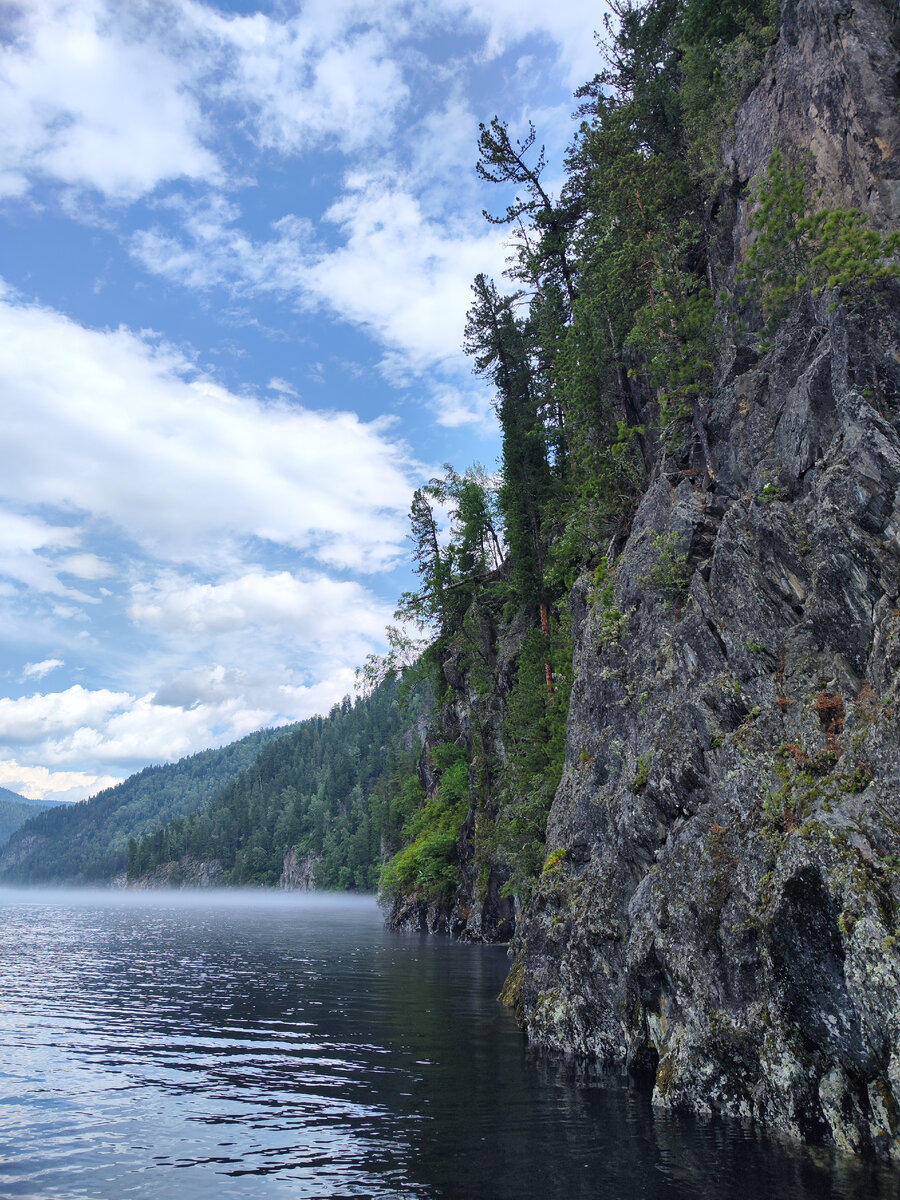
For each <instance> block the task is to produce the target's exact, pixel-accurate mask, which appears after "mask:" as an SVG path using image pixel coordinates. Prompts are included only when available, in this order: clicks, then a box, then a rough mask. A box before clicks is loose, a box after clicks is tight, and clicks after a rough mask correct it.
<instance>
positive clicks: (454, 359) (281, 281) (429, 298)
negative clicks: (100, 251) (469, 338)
mask: <svg viewBox="0 0 900 1200" xmlns="http://www.w3.org/2000/svg"><path fill="white" fill-rule="evenodd" d="M184 210H185V215H184V225H183V231H182V232H181V233H180V234H177V235H176V234H172V233H168V232H163V231H162V230H161V229H159V228H154V229H149V230H141V231H139V232H137V233H136V234H135V235H134V236H133V238H132V243H131V245H132V253H133V254H134V256H135V257H136V258H137V259H138V260H139V261H140V262H141V263H142V265H143V266H145V267H146V268H147V269H148V270H149V271H152V272H153V273H154V274H158V275H162V276H164V277H165V278H166V279H170V280H172V281H174V282H178V283H181V284H182V285H184V286H186V287H195V288H201V289H205V288H211V287H216V286H225V287H228V288H231V289H232V290H234V291H235V292H236V293H238V294H247V293H249V294H254V293H255V294H262V293H274V294H276V295H278V296H280V297H286V298H294V299H295V301H296V302H297V303H298V304H299V305H301V306H305V307H321V308H323V309H326V310H328V311H330V312H332V313H334V314H336V315H337V316H339V317H341V318H342V319H343V320H345V321H348V322H351V323H352V324H354V325H357V326H359V327H361V328H363V329H364V330H366V331H367V332H368V333H369V334H370V335H371V336H372V338H373V339H374V340H375V341H376V342H378V343H380V344H381V345H383V346H384V347H385V353H384V356H383V359H382V367H383V369H384V371H385V373H386V374H387V375H388V376H389V377H390V378H392V379H393V380H395V381H400V380H403V379H404V377H406V376H408V375H409V374H410V373H412V374H419V373H422V372H424V371H426V370H429V369H434V368H437V369H441V368H444V369H453V370H455V371H458V372H463V373H466V374H467V373H468V369H469V368H468V365H467V364H466V361H465V359H464V357H463V355H462V351H461V342H462V330H463V327H464V325H465V317H466V312H467V310H468V308H469V305H470V303H471V285H472V280H473V279H474V277H475V276H476V275H477V274H478V273H479V272H480V271H485V272H487V273H488V274H496V275H499V274H500V273H501V272H502V271H503V269H504V267H505V265H506V257H507V253H508V252H507V249H506V244H505V242H506V237H507V232H506V231H505V230H503V231H499V232H498V230H497V229H496V228H493V227H485V226H484V224H483V223H482V222H480V221H479V222H477V223H473V221H472V220H471V218H466V219H457V220H450V219H447V218H444V219H438V218H437V217H431V216H429V215H428V214H427V213H426V212H425V211H424V209H423V206H422V203H421V201H420V199H419V198H418V196H417V195H415V194H414V193H413V192H412V191H411V190H410V189H409V188H408V187H406V186H405V185H404V184H403V182H402V181H400V180H399V179H397V178H394V177H391V176H386V175H380V176H373V175H367V174H365V173H354V174H352V175H350V176H349V177H348V179H347V180H346V188H345V194H344V195H343V196H342V197H341V199H339V200H338V201H337V202H336V203H335V204H333V205H332V206H331V207H330V208H329V209H328V211H327V213H326V214H325V219H326V221H327V222H328V223H330V224H331V225H332V226H333V227H335V229H336V230H337V231H338V233H339V235H340V237H339V243H338V244H337V245H336V246H334V247H331V248H329V247H327V246H326V245H325V244H324V243H323V242H322V241H321V239H319V240H316V239H315V238H314V236H313V233H312V229H311V226H310V224H309V222H308V221H305V220H300V219H299V218H296V217H294V216H287V217H284V218H283V219H282V220H280V221H278V222H276V224H275V225H274V226H273V237H272V238H270V239H269V240H268V241H262V242H260V241H253V240H252V239H251V238H249V237H248V236H247V235H246V234H245V233H244V232H243V231H242V230H241V229H240V228H239V227H238V226H237V225H235V224H234V223H233V222H234V221H235V219H236V218H237V216H238V215H239V214H238V213H237V212H236V210H235V209H234V208H233V206H228V207H227V208H222V207H221V206H219V205H210V204H209V203H208V202H206V201H204V202H202V203H201V204H192V205H190V206H188V205H184Z"/></svg>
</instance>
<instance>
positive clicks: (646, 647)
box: [509, 0, 900, 1159]
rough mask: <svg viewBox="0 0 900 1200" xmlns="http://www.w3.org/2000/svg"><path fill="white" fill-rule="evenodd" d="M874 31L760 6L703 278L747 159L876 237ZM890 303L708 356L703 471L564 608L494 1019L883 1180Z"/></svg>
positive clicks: (892, 1135) (890, 938) (877, 70)
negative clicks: (854, 1160) (849, 208)
mask: <svg viewBox="0 0 900 1200" xmlns="http://www.w3.org/2000/svg"><path fill="white" fill-rule="evenodd" d="M890 20H891V12H890V9H889V6H887V5H884V4H882V3H880V2H879V0H856V2H853V3H850V2H847V0H787V2H786V3H785V5H784V10H783V20H782V29H781V35H780V39H779V42H778V44H777V45H776V46H775V47H774V48H773V50H772V52H771V54H770V58H769V61H768V64H767V69H766V72H765V75H764V77H763V79H762V81H761V83H760V84H759V85H758V86H757V88H756V89H755V91H754V92H753V94H752V95H751V96H750V98H749V100H748V101H747V102H746V103H745V104H744V106H743V107H742V109H741V111H740V113H739V117H738V124H737V130H736V136H735V139H734V144H733V149H732V161H731V168H732V175H733V186H732V189H731V193H730V195H731V203H730V204H729V203H727V202H726V203H724V204H723V207H722V210H721V219H722V220H723V221H725V220H727V222H728V224H727V226H726V227H724V228H720V230H719V244H720V245H725V246H728V245H731V247H732V251H731V252H730V253H726V254H725V257H726V258H728V259H731V261H732V262H733V261H734V260H735V259H737V258H739V257H740V255H741V253H742V250H743V248H744V247H745V246H746V244H747V241H748V237H749V235H748V203H747V200H746V197H747V186H748V184H749V183H750V181H751V180H752V179H753V178H754V177H755V176H758V174H759V172H760V170H761V169H762V168H763V167H764V165H765V163H766V162H767V160H768V158H769V155H770V153H771V150H772V148H773V146H774V145H780V146H781V147H782V149H783V150H784V151H785V152H786V154H787V156H789V157H792V158H795V159H796V158H799V157H800V156H801V155H803V154H806V153H807V152H809V153H810V154H811V170H812V175H813V177H814V179H815V184H816V186H818V187H821V189H822V198H823V199H822V202H823V203H825V204H831V205H834V204H850V205H855V206H857V207H859V208H861V209H862V210H863V211H865V212H867V213H868V214H869V216H870V219H871V222H872V224H873V225H874V226H875V227H879V228H889V227H891V225H892V223H894V222H896V221H897V220H898V218H900V121H898V107H897V105H898V92H897V69H898V61H897V53H896V48H895V44H894V42H893V41H892V31H891V27H890ZM731 269H732V268H731V266H730V264H729V263H727V262H726V264H725V266H724V267H722V268H721V274H722V278H721V279H720V280H718V281H717V284H718V285H722V284H723V283H724V284H725V285H726V286H727V285H728V283H729V280H730V274H729V273H730V271H731ZM896 300H897V297H896V295H894V298H893V301H894V302H893V304H882V305H875V304H874V303H873V304H871V305H866V306H862V307H860V308H858V309H857V310H856V311H847V310H846V309H844V308H840V307H839V308H837V309H834V310H831V309H830V306H829V302H828V297H827V296H826V297H822V298H819V299H818V300H813V299H809V298H807V299H806V300H802V301H801V302H799V303H798V305H797V306H796V307H795V310H794V311H793V312H792V313H791V314H790V315H789V316H788V318H787V319H786V320H785V321H784V322H783V324H782V325H781V328H780V329H779V331H778V334H777V336H776V338H775V340H774V344H773V345H772V347H771V349H770V350H769V351H768V352H767V353H765V354H764V355H760V354H758V353H756V354H755V353H750V352H748V351H746V350H742V351H740V352H738V351H737V350H736V349H735V348H734V347H733V346H731V347H726V348H725V349H724V350H723V353H722V360H721V362H720V364H719V380H720V383H719V386H718V387H717V390H716V392H715V395H714V396H713V397H712V399H711V403H710V407H709V411H708V417H707V421H706V431H707V434H708V440H709V446H708V451H709V454H708V455H707V454H706V452H704V453H701V452H700V448H699V446H698V447H695V448H694V457H693V460H691V461H682V462H681V463H676V462H674V461H673V460H672V459H667V460H666V462H665V464H664V466H663V467H662V468H661V469H660V470H659V471H658V472H657V474H656V476H655V478H654V479H653V481H652V483H651V486H650V487H649V490H648V491H647V493H646V495H645V496H644V498H643V501H642V503H641V505H640V508H639V511H638V513H637V516H636V519H635V521H634V523H633V525H632V528H631V530H630V534H629V536H628V539H627V542H626V543H625V544H624V546H623V547H622V553H621V555H620V557H619V558H618V560H617V563H616V566H615V571H614V576H613V581H614V583H613V589H612V602H611V603H610V597H609V586H608V583H609V581H608V580H606V581H605V584H604V588H601V587H600V585H599V582H596V583H595V581H594V580H592V579H584V580H582V581H581V582H580V583H579V584H578V585H577V586H576V588H575V591H574V593H573V610H574V616H575V638H576V646H575V684H574V688H573V693H572V702H571V709H570V717H569V732H568V748H567V762H566V768H565V773H564V777H563V781H562V784H561V786H560V789H559V791H558V793H557V796H556V799H555V802H554V805H553V809H552V813H551V816H550V822H549V827H548V838H547V847H548V850H551V851H553V850H555V851H557V852H558V853H556V854H554V855H552V857H551V859H550V863H549V865H548V867H547V868H546V869H545V871H544V874H543V876H542V879H541V882H540V885H539V887H538V890H537V895H536V899H535V900H534V902H533V904H532V906H531V908H530V911H529V912H528V913H527V915H526V919H525V920H524V921H523V922H522V924H521V927H520V930H519V933H518V935H517V939H516V944H515V950H516V953H517V957H516V960H515V966H514V968H513V973H512V976H511V983H510V987H509V994H510V997H511V998H512V1000H513V1001H514V1002H515V1003H516V1005H517V1008H518V1011H519V1014H520V1016H521V1019H522V1021H523V1022H524V1025H525V1027H526V1028H527V1030H528V1033H529V1035H530V1037H531V1038H532V1039H533V1040H534V1041H536V1042H538V1043H541V1044H544V1045H546V1046H549V1047H554V1048H557V1049H559V1050H563V1051H571V1052H577V1053H582V1054H586V1055H590V1056H594V1057H598V1058H600V1059H602V1060H604V1061H607V1062H618V1063H626V1064H628V1065H629V1066H631V1067H633V1068H635V1069H645V1070H647V1071H649V1072H651V1073H652V1075H653V1078H654V1099H655V1101H656V1103H658V1104H660V1105H664V1106H668V1107H671V1108H682V1109H690V1110H694V1111H698V1112H720V1113H727V1114H732V1115H735V1116H739V1117H748V1118H755V1119H758V1120H761V1121H764V1122H767V1123H769V1124H771V1125H774V1126H775V1127H777V1128H779V1129H781V1130H783V1131H785V1132H786V1133H788V1134H791V1135H794V1136H797V1137H800V1138H805V1139H809V1140H813V1141H821V1142H825V1143H827V1144H833V1145H835V1146H837V1147H839V1148H842V1149H845V1150H850V1151H855V1152H867V1151H875V1152H877V1153H879V1154H882V1155H884V1156H887V1157H891V1158H895V1159H900V676H898V668H900V499H898V483H900V312H898V305H897V303H896ZM707 458H711V460H712V466H713V469H714V472H715V479H712V478H711V476H710V474H709V472H708V471H707V469H706V468H707ZM685 556H686V557H685ZM604 590H605V593H606V595H605V598H604V597H601V592H603V591H604ZM604 603H605V608H604Z"/></svg>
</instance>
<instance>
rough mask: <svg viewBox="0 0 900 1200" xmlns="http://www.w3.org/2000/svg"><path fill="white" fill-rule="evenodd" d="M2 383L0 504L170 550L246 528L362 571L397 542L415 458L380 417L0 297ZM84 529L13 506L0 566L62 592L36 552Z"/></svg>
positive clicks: (212, 542)
mask: <svg viewBox="0 0 900 1200" xmlns="http://www.w3.org/2000/svg"><path fill="white" fill-rule="evenodd" d="M0 389H2V392H3V395H4V396H5V402H4V405H3V410H2V414H0V433H2V437H0V495H2V494H5V496H6V497H7V500H8V502H9V503H8V507H11V506H12V505H15V506H17V507H20V508H21V507H22V506H27V505H35V506H37V505H42V506H47V505H55V506H60V507H64V508H65V509H67V510H69V511H70V512H75V513H78V514H79V517H80V518H81V519H82V521H83V520H85V519H86V518H87V517H88V516H89V517H91V518H93V519H94V520H102V521H104V522H111V523H112V524H113V525H114V526H115V527H116V528H118V529H119V530H121V531H122V532H123V533H124V534H125V535H126V536H127V537H129V538H131V539H132V540H133V541H134V542H136V543H138V544H140V545H141V546H142V547H143V548H144V550H145V551H147V552H149V553H153V554H156V555H158V556H160V557H163V558H169V559H170V561H171V560H188V559H192V558H194V559H195V558H197V557H203V556H204V555H206V554H212V553H213V550H212V547H213V546H216V545H228V544H229V539H230V540H231V541H232V542H233V541H235V540H240V539H246V538H258V539H263V540H265V541H268V542H272V543H279V544H282V545H286V546H291V547H294V548H296V549H303V550H305V551H308V552H309V553H310V554H312V555H313V556H315V557H316V558H318V559H319V560H320V562H323V563H326V564H329V565H332V566H337V567H342V568H351V567H352V568H355V569H358V570H363V571H376V570H380V569H383V568H384V567H385V566H388V565H390V564H391V563H392V562H394V561H395V560H396V558H397V557H398V555H399V553H400V552H401V548H402V545H403V540H404V537H405V533H406V529H405V520H404V515H405V512H406V509H407V507H408V502H409V496H410V492H411V484H410V477H409V474H408V471H409V463H408V456H407V451H406V450H405V448H404V447H403V446H402V445H401V444H398V443H397V442H395V441H393V440H392V439H391V437H390V432H389V426H388V425H386V424H385V423H384V422H383V421H378V420H376V421H372V422H364V421H361V420H360V419H359V418H358V417H357V416H356V415H355V414H353V413H348V412H314V411H312V410H309V409H305V408H302V407H300V406H298V405H297V404H295V403H294V404H292V403H289V402H287V401H274V402H268V403H266V404H261V403H260V402H258V401H256V400H255V399H253V398H251V397H245V396H241V397H239V396H235V395H233V394H232V393H230V392H228V391H226V390H225V389H224V388H221V387H219V386H217V385H216V384H215V383H213V382H212V381H210V380H209V379H206V378H203V377H197V376H196V375H195V374H194V373H193V372H192V368H191V365H190V364H189V363H187V362H186V361H185V360H184V359H183V358H182V356H180V355H179V354H178V353H177V352H176V351H174V350H172V349H171V348H169V347H167V346H165V345H163V344H161V343H159V342H154V341H153V340H151V339H149V338H147V337H139V336H137V335H135V334H133V333H131V332H129V331H128V330H126V329H118V330H115V331H98V330H89V329H85V328H83V327H82V326H79V325H77V324H76V323H74V322H73V321H70V320H67V319H66V318H65V317H63V316H61V315H60V314H59V313H55V312H53V311H51V310H48V309H46V308H41V307H37V306H22V305H16V304H15V303H12V302H10V301H9V300H2V299H0ZM78 538H79V533H78V530H77V528H76V527H74V526H62V525H54V526H50V525H47V524H46V523H45V522H43V521H42V520H39V519H37V518H34V517H31V516H23V515H19V514H16V513H12V514H11V515H8V516H6V517H5V518H4V519H3V521H2V522H0V567H4V568H5V570H6V573H7V574H11V575H12V576H13V577H14V578H17V579H21V580H23V582H26V583H28V584H29V585H30V586H33V587H43V588H46V589H48V590H56V591H57V592H58V593H59V594H61V595H72V594H73V590H72V589H71V588H67V587H65V586H64V585H62V584H61V583H59V582H58V580H56V582H54V579H55V578H56V575H55V572H54V571H53V568H52V566H51V565H50V564H49V563H48V562H47V561H46V560H45V558H42V557H41V556H40V555H39V554H38V551H39V550H40V549H41V548H42V547H47V546H49V547H51V548H52V547H54V546H60V545H62V546H65V548H67V549H76V548H77V547H76V546H75V543H76V542H77V541H78ZM4 547H5V548H6V549H5V557H4ZM73 566H74V567H75V568H77V569H80V570H81V572H82V573H85V572H86V573H87V575H88V576H89V577H94V578H96V577H97V572H98V568H99V563H98V562H97V561H96V560H94V559H90V558H83V557H79V558H76V559H74V560H73V559H71V558H69V559H64V560H63V562H62V563H61V564H59V569H61V570H66V569H71V568H72V567H73ZM79 595H80V596H81V595H82V594H81V593H79ZM82 598H83V596H82Z"/></svg>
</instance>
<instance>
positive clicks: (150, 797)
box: [0, 725, 296, 883]
mask: <svg viewBox="0 0 900 1200" xmlns="http://www.w3.org/2000/svg"><path fill="white" fill-rule="evenodd" d="M295 728H296V726H294V725H286V726H283V727H281V728H279V729H261V730H258V731H257V732H256V733H251V734H249V735H248V736H247V737H245V738H242V739H241V740H240V741H237V742H232V743H231V744H230V745H228V746H223V747H222V748H221V749H219V750H204V751H201V753H199V754H193V755H191V756H190V757H189V758H182V759H180V760H179V761H178V762H176V763H170V764H167V765H165V766H160V767H147V768H145V769H144V770H143V771H140V772H139V773H138V774H137V775H132V776H131V777H130V778H128V779H126V780H125V781H124V782H123V783H120V784H118V785H117V786H116V787H113V788H107V789H106V790H105V791H103V792H100V793H98V795H96V796H93V797H92V798H91V799H90V800H83V801H81V802H80V803H78V804H62V805H54V806H52V807H50V808H47V807H46V802H44V803H42V804H39V806H38V807H32V808H31V809H30V811H28V812H27V813H25V815H24V816H23V817H22V819H21V820H16V821H15V822H14V823H13V824H12V825H10V827H9V829H8V831H7V832H6V833H5V834H4V833H3V826H2V825H0V846H3V843H4V842H6V845H5V846H3V849H2V852H0V881H3V882H7V883H13V882H15V883H98V882H105V881H108V880H109V879H112V878H113V877H114V876H115V875H116V874H118V873H120V872H124V870H125V869H126V867H127V864H128V841H129V838H141V837H142V836H143V835H145V834H147V833H152V832H153V831H154V830H156V829H158V828H159V827H160V826H161V825H164V824H165V823H166V822H168V821H170V820H172V818H174V817H185V816H189V815H190V814H191V813H195V812H199V811H200V810H201V809H202V808H203V807H204V806H205V805H206V804H207V803H208V802H209V801H210V799H211V798H212V797H213V796H215V795H216V794H217V793H218V792H219V791H221V789H222V788H223V787H224V786H225V785H226V784H228V783H230V782H231V781H232V780H233V779H235V778H236V777H237V776H238V775H239V774H240V772H241V771H242V770H244V769H245V768H246V767H249V766H250V764H251V763H252V762H254V760H255V759H256V756H257V755H258V754H259V751H260V750H261V749H262V747H263V746H265V745H266V744H267V743H269V742H271V741H274V740H276V739H277V738H282V737H285V736H286V735H287V734H289V733H291V732H292V731H293V730H294V729H295ZM7 796H8V797H11V799H10V800H9V804H10V806H12V805H15V804H24V805H35V804H36V803H37V802H35V801H29V800H26V799H25V797H23V796H17V795H16V793H15V792H6V791H5V789H3V790H2V794H0V798H2V799H3V800H4V801H5V799H6V797H7ZM42 809H43V811H41V810H42ZM0 819H2V815H0ZM7 839H8V842H7Z"/></svg>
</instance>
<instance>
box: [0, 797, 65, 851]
mask: <svg viewBox="0 0 900 1200" xmlns="http://www.w3.org/2000/svg"><path fill="white" fill-rule="evenodd" d="M55 807H56V805H55V804H54V803H53V802H51V801H44V800H29V799H27V798H26V797H25V796H20V795H19V793H18V792H11V791H10V790H9V788H2V787H0V846H3V845H4V844H5V843H6V842H8V841H9V839H10V837H11V835H12V834H14V833H15V831H16V830H17V829H18V828H19V827H20V826H21V825H24V824H25V822H26V821H27V820H28V819H29V818H30V817H34V816H36V815H37V814H38V813H40V812H44V811H45V809H48V808H55Z"/></svg>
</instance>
